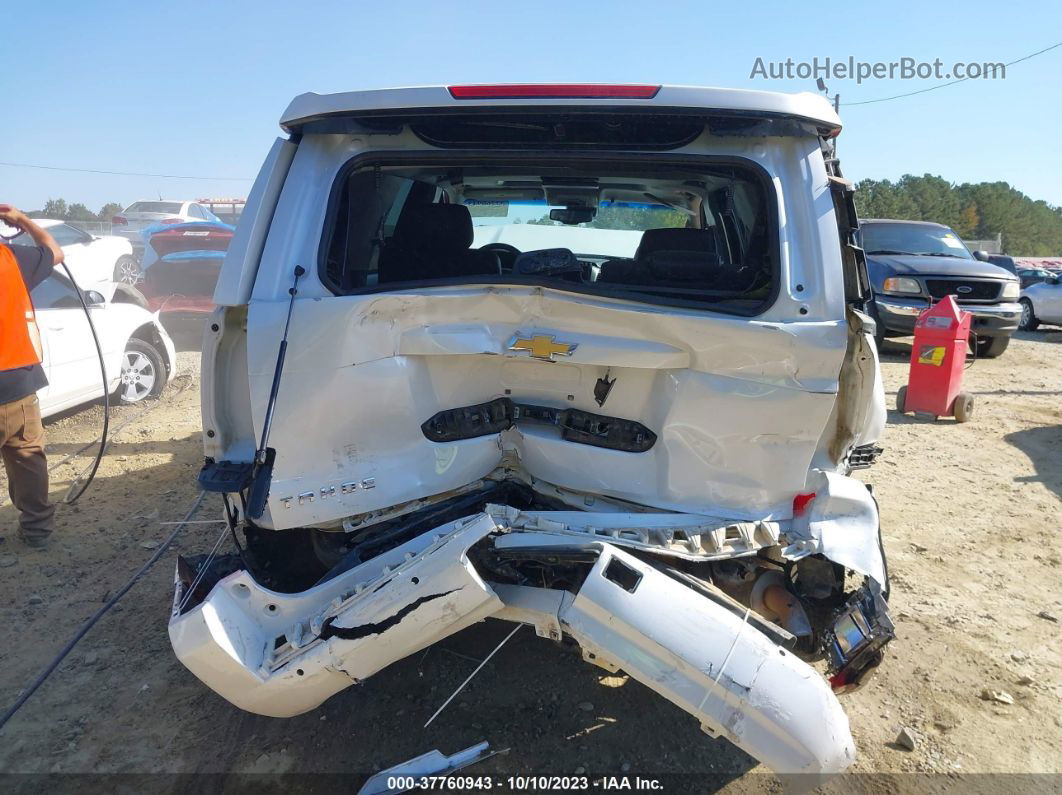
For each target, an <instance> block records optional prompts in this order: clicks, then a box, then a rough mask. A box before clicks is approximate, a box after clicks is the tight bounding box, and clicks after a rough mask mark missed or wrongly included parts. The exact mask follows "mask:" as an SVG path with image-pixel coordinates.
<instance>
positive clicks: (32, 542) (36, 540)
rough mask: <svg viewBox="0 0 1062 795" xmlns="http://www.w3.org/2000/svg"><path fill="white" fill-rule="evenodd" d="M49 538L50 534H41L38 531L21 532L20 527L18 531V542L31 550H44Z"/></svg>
mask: <svg viewBox="0 0 1062 795" xmlns="http://www.w3.org/2000/svg"><path fill="white" fill-rule="evenodd" d="M51 536H52V534H51V532H46V533H42V532H41V531H40V530H23V529H22V528H21V527H20V528H19V529H18V537H19V540H21V541H22V543H23V544H25V545H26V546H27V547H30V548H31V549H44V548H45V547H47V546H48V540H49V539H50V538H51Z"/></svg>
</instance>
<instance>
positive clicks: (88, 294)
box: [85, 290, 107, 306]
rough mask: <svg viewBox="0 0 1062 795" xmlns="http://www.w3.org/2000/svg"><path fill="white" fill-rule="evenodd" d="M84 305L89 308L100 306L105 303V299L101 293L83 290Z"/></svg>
mask: <svg viewBox="0 0 1062 795" xmlns="http://www.w3.org/2000/svg"><path fill="white" fill-rule="evenodd" d="M85 303H86V304H88V305H89V306H100V305H101V304H105V303H107V299H106V298H104V297H103V293H99V292H96V291H95V290H85Z"/></svg>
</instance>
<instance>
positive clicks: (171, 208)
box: [125, 202, 181, 215]
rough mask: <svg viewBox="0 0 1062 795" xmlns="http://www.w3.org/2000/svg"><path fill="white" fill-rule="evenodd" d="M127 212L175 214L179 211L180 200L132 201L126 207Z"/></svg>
mask: <svg viewBox="0 0 1062 795" xmlns="http://www.w3.org/2000/svg"><path fill="white" fill-rule="evenodd" d="M125 212H127V213H169V214H170V215H177V214H179V213H180V212H181V203H180V202H134V203H133V204H131V205H129V207H127V208H126V210H125Z"/></svg>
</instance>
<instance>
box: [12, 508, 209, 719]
mask: <svg viewBox="0 0 1062 795" xmlns="http://www.w3.org/2000/svg"><path fill="white" fill-rule="evenodd" d="M204 497H206V492H205V491H201V492H199V496H198V497H196V498H195V502H193V503H192V507H191V508H190V509H189V511H188V513H186V514H185V515H184V518H183V519H181V521H180V522H179V523H178V524H177V526H176V527H175V528H173V532H172V533H170V537H169V538H167V539H166V540H165V541H163V542H162V544H161V545H160V546H159V548H158V549H156V550H155V554H154V555H152V556H151V557H150V558H148V561H147V563H145V564H144V565H143V566H141V567H140V570H139V571H138V572H137V573H136V574H134V575H133V577H132V579H130V580H129V582H127V583H126V584H125V585H123V586H122V587H121V588H119V589H118V592H117V593H115V595H114V596H112V597H111V598H110V599H108V600H107V603H106V604H105V605H103V607H101V608H100V609H99V610H97V611H96V612H95V613H93V614H92V617H91V618H90V619H89V620H88V621H86V622H85V623H84V624H82V625H81V628H80V629H79V630H78V631H77V632H76V633H75V634H74V637H72V638H71V639H70V640H69V641H67V643H66V645H65V646H63V648H62V649H60V651H59V653H58V654H57V655H55V658H54V659H53V660H52V661H51V662H50V663H48V667H46V668H45V669H44V670H43V671H41V672H40V674H38V675H37V678H36V679H34V680H33V684H31V685H30V686H29V687H27V688H26V689H25V690H23V691H22V695H21V696H19V697H18V700H16V701H15V703H14V704H12V705H11V707H10V708H9V709H8V710H7V712H5V713H4V715H3V717H0V729H3V728H4V726H5V725H6V724H7V722H8V721H9V720H11V718H12V717H14V715H15V713H16V712H18V711H19V709H20V708H21V707H22V705H23V704H25V703H26V702H27V701H29V698H30V696H32V695H33V694H34V693H36V692H37V689H38V688H39V687H40V686H41V685H43V684H44V680H46V679H47V678H48V677H49V676H51V675H52V673H53V672H54V671H55V669H56V668H58V667H59V664H60V663H61V662H62V661H63V660H64V659H66V656H67V655H68V654H69V653H70V652H71V651H73V649H74V646H76V645H77V644H78V642H79V641H80V640H81V639H82V638H83V637H85V635H87V634H88V631H89V630H90V629H92V628H93V627H94V626H95V625H96V622H97V621H99V620H100V619H101V618H103V616H104V615H105V614H106V613H107V612H108V611H109V610H110V609H111V608H112V607H114V606H115V605H116V604H118V600H119V599H121V598H122V597H123V596H125V595H126V594H127V593H128V592H129V590H130V589H131V588H132V587H133V586H134V585H136V584H137V582H138V581H139V580H140V578H141V577H143V576H144V575H145V574H146V573H147V571H148V569H150V568H151V567H152V566H154V565H155V564H156V563H157V562H158V560H159V558H161V557H162V554H163V553H164V552H165V551H166V550H167V549H169V547H170V545H171V544H172V543H173V542H174V541H175V540H176V539H177V534H178V533H180V532H181V531H182V530H183V529H184V528H185V527H186V526H187V524H188V522H189V521H191V519H192V517H193V516H194V515H195V512H196V511H198V510H199V506H200V505H202V504H203V498H204Z"/></svg>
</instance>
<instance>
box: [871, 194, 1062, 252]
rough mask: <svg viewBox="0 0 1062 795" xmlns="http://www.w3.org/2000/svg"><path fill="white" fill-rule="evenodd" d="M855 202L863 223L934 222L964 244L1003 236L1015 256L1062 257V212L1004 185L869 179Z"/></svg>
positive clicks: (1006, 250) (1004, 249)
mask: <svg viewBox="0 0 1062 795" xmlns="http://www.w3.org/2000/svg"><path fill="white" fill-rule="evenodd" d="M855 201H856V208H857V209H858V211H859V216H860V217H861V218H899V219H902V220H909V221H935V222H936V223H938V224H945V225H947V226H950V227H951V228H952V229H954V230H955V231H956V232H957V233H958V235H959V237H961V238H963V239H965V240H985V239H989V238H994V237H995V236H996V235H997V234H1000V235H1002V237H1003V251H1004V252H1005V253H1007V254H1010V255H1012V256H1019V257H1022V256H1024V257H1050V256H1057V255H1059V254H1062V207H1055V206H1053V205H1050V204H1048V203H1047V202H1045V201H1034V200H1033V199H1030V198H1029V197H1028V196H1026V195H1025V194H1024V193H1022V192H1021V191H1019V190H1016V189H1015V188H1012V187H1011V186H1010V185H1009V184H1007V183H1006V182H977V183H964V184H962V185H954V184H952V183H950V182H948V181H947V180H946V179H943V178H942V177H937V176H933V175H932V174H925V175H924V176H921V177H916V176H914V175H912V174H905V175H904V176H903V177H901V178H900V179H898V180H897V181H896V182H890V181H889V180H887V179H884V180H873V179H865V180H862V181H861V182H858V183H856V194H855Z"/></svg>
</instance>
